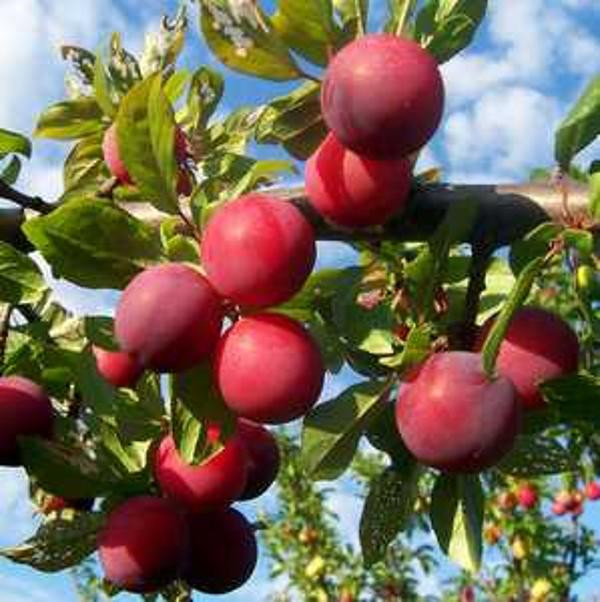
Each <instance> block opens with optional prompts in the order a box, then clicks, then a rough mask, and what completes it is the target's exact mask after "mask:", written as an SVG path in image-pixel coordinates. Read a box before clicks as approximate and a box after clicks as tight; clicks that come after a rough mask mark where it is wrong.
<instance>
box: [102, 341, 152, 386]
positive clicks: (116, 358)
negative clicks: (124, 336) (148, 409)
mask: <svg viewBox="0 0 600 602" xmlns="http://www.w3.org/2000/svg"><path fill="white" fill-rule="evenodd" d="M92 352H93V354H94V357H95V358H96V368H97V369H98V372H99V373H100V375H101V376H102V377H103V378H104V379H105V380H106V381H108V382H109V383H110V384H111V385H113V386H115V387H133V386H134V385H135V383H136V382H137V380H138V378H139V377H140V376H141V374H142V372H143V371H144V367H143V366H142V365H141V364H140V362H139V361H138V359H137V357H136V356H135V355H133V354H131V353H126V352H124V351H109V350H108V349H102V348H101V347H98V346H97V345H92Z"/></svg>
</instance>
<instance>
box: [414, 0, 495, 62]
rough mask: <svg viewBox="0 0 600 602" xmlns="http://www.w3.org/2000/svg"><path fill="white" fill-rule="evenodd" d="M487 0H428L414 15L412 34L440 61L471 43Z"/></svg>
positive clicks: (485, 9)
mask: <svg viewBox="0 0 600 602" xmlns="http://www.w3.org/2000/svg"><path fill="white" fill-rule="evenodd" d="M487 4H488V3H487V0H428V2H427V4H426V5H425V6H424V7H423V9H422V10H421V12H420V13H419V15H418V16H417V20H416V24H415V38H416V39H417V40H418V41H419V43H420V44H421V45H422V46H423V47H424V48H425V49H426V50H428V51H429V52H431V54H433V56H435V57H436V59H437V60H438V62H439V63H444V62H446V61H448V60H450V59H451V58H452V57H453V56H454V55H455V54H457V53H458V52H460V51H461V50H463V49H464V48H466V47H467V46H468V45H469V44H470V43H471V41H472V40H473V37H474V35H475V32H476V31H477V28H478V27H479V25H480V24H481V22H482V21H483V18H484V17H485V13H486V11H487Z"/></svg>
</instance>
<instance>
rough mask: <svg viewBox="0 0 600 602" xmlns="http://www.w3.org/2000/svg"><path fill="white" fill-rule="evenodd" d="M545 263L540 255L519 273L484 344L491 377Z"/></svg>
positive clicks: (486, 365) (483, 350)
mask: <svg viewBox="0 0 600 602" xmlns="http://www.w3.org/2000/svg"><path fill="white" fill-rule="evenodd" d="M543 265H544V258H542V257H538V258H537V259H534V260H533V261H531V262H530V263H529V264H528V265H527V267H525V268H524V269H523V271H522V272H521V273H520V274H519V277H518V278H517V281H516V282H515V285H514V287H513V289H512V290H511V292H510V294H509V295H508V297H507V299H506V302H505V304H504V306H503V308H502V310H501V311H500V313H499V314H498V317H497V318H496V320H494V325H493V326H492V328H491V329H490V332H489V333H488V336H487V338H486V340H485V343H484V345H483V349H482V350H481V353H482V355H483V368H484V370H485V372H486V374H488V375H489V376H490V377H493V376H494V372H495V366H496V358H497V357H498V353H499V352H500V345H501V344H502V340H503V339H504V335H505V334H506V332H507V330H508V327H509V325H510V321H511V320H512V317H513V315H514V313H515V312H516V311H517V310H518V309H519V308H520V307H521V306H522V305H523V303H524V302H525V300H526V299H527V296H528V295H529V291H530V290H531V287H532V286H533V283H534V281H535V279H536V277H537V276H538V274H539V273H540V271H541V269H542V267H543Z"/></svg>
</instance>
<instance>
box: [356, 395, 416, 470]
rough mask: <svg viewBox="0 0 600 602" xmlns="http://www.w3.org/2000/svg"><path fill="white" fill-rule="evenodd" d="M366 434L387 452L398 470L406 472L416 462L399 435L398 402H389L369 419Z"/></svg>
mask: <svg viewBox="0 0 600 602" xmlns="http://www.w3.org/2000/svg"><path fill="white" fill-rule="evenodd" d="M365 434H366V436H367V439H368V441H369V443H370V444H371V445H372V446H373V447H374V448H375V449H378V450H379V451H382V452H384V453H386V454H387V455H388V456H389V457H390V459H391V460H392V463H393V466H394V468H395V469H396V470H397V471H400V472H405V471H406V470H407V469H408V468H409V467H410V466H411V465H412V464H413V462H414V457H413V456H412V454H411V453H410V452H409V451H408V449H407V448H406V446H405V445H404V442H403V441H402V437H399V436H398V427H397V426H396V404H394V403H387V404H386V405H385V407H384V408H383V409H382V410H381V412H379V413H378V414H377V416H374V417H373V419H372V420H370V421H369V425H368V426H367V430H366V433H365Z"/></svg>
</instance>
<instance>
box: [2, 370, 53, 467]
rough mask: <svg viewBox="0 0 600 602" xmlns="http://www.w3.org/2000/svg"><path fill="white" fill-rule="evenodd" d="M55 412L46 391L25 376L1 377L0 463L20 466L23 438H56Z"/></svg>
mask: <svg viewBox="0 0 600 602" xmlns="http://www.w3.org/2000/svg"><path fill="white" fill-rule="evenodd" d="M53 424H54V412H53V410H52V404H51V402H50V399H49V398H48V396H47V395H46V393H45V392H44V390H43V389H42V388H41V387H39V386H38V385H36V384H35V383H34V382H32V381H31V380H29V379H27V378H23V377H21V376H5V377H2V378H0V464H1V465H4V466H19V465H20V464H21V454H20V450H19V440H18V439H19V437H43V438H46V439H49V438H50V437H51V436H52V430H53Z"/></svg>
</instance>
